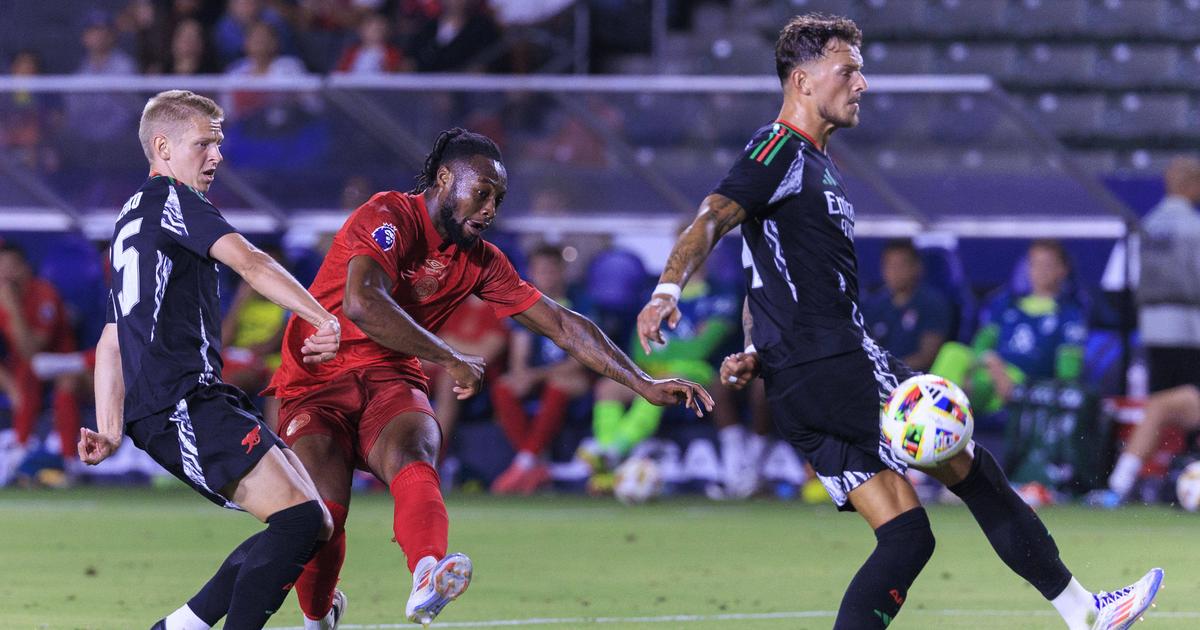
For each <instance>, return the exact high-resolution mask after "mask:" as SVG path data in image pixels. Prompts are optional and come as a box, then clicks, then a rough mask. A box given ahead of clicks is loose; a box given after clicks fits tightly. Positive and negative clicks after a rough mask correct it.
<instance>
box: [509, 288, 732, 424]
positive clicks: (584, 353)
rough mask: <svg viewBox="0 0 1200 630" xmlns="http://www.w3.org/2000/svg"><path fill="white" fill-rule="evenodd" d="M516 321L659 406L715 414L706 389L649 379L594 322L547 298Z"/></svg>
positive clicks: (681, 381)
mask: <svg viewBox="0 0 1200 630" xmlns="http://www.w3.org/2000/svg"><path fill="white" fill-rule="evenodd" d="M513 319H515V320H517V321H518V322H520V323H521V325H523V326H525V327H526V328H528V329H529V330H532V331H533V332H535V333H538V334H539V335H545V336H546V337H549V338H550V340H551V341H553V342H554V343H555V344H557V345H558V347H560V348H562V349H563V350H566V351H567V354H570V355H571V356H572V357H574V358H575V359H576V360H578V361H579V362H580V363H582V364H584V365H585V366H587V367H589V368H591V369H592V370H593V371H595V372H597V373H599V374H601V375H603V376H606V377H608V378H611V379H612V380H614V381H616V382H618V383H621V384H622V385H625V386H626V387H628V388H630V389H632V390H633V391H635V392H637V393H638V395H639V396H641V397H642V398H645V399H646V400H648V401H650V402H652V403H654V404H656V405H673V404H676V403H683V404H684V406H686V407H688V408H690V409H692V410H694V411H695V412H696V415H697V416H700V415H703V413H704V411H712V408H713V400H712V396H710V395H709V393H708V392H707V391H705V389H704V388H703V387H701V386H699V385H697V384H696V383H693V382H691V381H687V380H684V379H681V378H669V379H652V378H650V376H649V375H648V374H646V373H645V372H643V371H642V369H641V368H639V367H638V366H637V364H635V363H634V362H633V359H630V358H629V355H627V354H625V353H624V352H621V349H620V348H618V347H617V344H615V343H613V342H612V340H611V339H609V338H608V336H607V335H605V334H604V332H603V331H601V330H600V328H599V327H597V326H596V324H595V323H594V322H592V320H590V319H588V318H586V317H584V316H583V315H580V314H579V313H576V312H575V311H572V310H570V309H566V308H563V306H562V305H561V304H559V303H558V302H555V301H554V300H552V299H550V298H548V297H546V296H542V299H540V300H538V301H537V302H534V304H533V306H531V307H529V308H528V309H526V310H524V311H523V312H520V313H517V314H516V315H513Z"/></svg>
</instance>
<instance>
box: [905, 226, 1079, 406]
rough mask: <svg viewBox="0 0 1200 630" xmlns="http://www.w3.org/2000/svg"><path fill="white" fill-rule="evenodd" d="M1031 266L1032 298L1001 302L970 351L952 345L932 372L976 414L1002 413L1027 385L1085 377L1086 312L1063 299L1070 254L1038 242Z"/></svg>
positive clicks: (1053, 243) (1033, 246) (944, 349)
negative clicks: (962, 393)
mask: <svg viewBox="0 0 1200 630" xmlns="http://www.w3.org/2000/svg"><path fill="white" fill-rule="evenodd" d="M1028 261H1029V281H1030V287H1031V290H1030V292H1029V293H1028V294H1026V295H1014V294H1008V295H1003V296H1001V297H1000V298H999V299H998V300H997V302H996V303H995V304H994V305H993V306H992V308H990V309H989V312H988V314H987V315H986V318H985V320H984V321H983V322H982V327H981V328H980V329H979V332H977V333H976V334H975V339H974V341H973V342H972V345H971V347H968V346H965V345H963V344H960V343H956V342H947V343H946V344H944V345H943V346H942V350H941V352H939V353H938V356H937V359H936V360H935V361H934V363H933V367H931V368H930V370H929V371H930V372H932V373H934V374H937V375H938V376H942V377H944V378H947V379H950V380H951V381H954V382H956V383H958V384H959V385H961V386H962V387H963V389H965V390H966V391H967V393H968V394H969V395H970V396H971V403H972V406H973V407H974V408H975V409H976V411H977V412H982V413H993V412H996V411H998V410H999V409H1000V408H1001V406H1002V405H1003V404H1004V403H1005V402H1007V401H1008V400H1009V399H1010V398H1011V397H1012V394H1013V388H1014V386H1016V385H1018V384H1022V383H1025V382H1026V381H1028V380H1036V379H1049V378H1057V379H1061V380H1065V381H1074V380H1077V379H1078V378H1079V375H1080V373H1081V371H1082V368H1083V344H1084V342H1085V340H1086V339H1087V328H1086V325H1085V320H1084V316H1083V311H1082V309H1080V307H1079V305H1078V304H1075V303H1074V301H1073V300H1071V299H1069V298H1067V297H1065V296H1064V295H1063V289H1064V287H1065V286H1066V282H1067V279H1068V277H1069V275H1070V270H1071V267H1070V261H1069V260H1068V258H1067V254H1066V250H1064V249H1063V246H1062V244H1061V243H1059V242H1058V241H1055V240H1051V239H1039V240H1035V241H1033V243H1031V244H1030V246H1029V253H1028Z"/></svg>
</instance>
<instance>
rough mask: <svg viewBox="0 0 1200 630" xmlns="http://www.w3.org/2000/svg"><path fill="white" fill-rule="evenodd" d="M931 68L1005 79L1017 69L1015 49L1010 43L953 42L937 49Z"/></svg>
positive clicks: (951, 72) (945, 72) (939, 71)
mask: <svg viewBox="0 0 1200 630" xmlns="http://www.w3.org/2000/svg"><path fill="white" fill-rule="evenodd" d="M933 70H934V72H937V73H944V74H986V75H989V76H992V77H995V78H997V79H1007V78H1009V77H1010V76H1012V74H1013V73H1014V72H1017V71H1018V69H1017V49H1016V47H1015V46H1013V45H1012V44H990V43H973V42H972V43H964V42H954V43H951V44H949V45H947V46H946V47H944V48H942V49H941V50H939V51H938V54H937V59H936V62H935V63H934V68H933Z"/></svg>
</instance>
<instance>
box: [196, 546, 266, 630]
mask: <svg viewBox="0 0 1200 630" xmlns="http://www.w3.org/2000/svg"><path fill="white" fill-rule="evenodd" d="M264 533H266V532H259V533H257V534H255V535H253V536H251V537H249V538H247V539H246V540H244V541H242V544H240V545H238V546H237V548H236V549H234V550H233V553H230V554H229V556H227V557H226V558H225V562H224V563H222V564H221V568H219V569H217V572H216V573H215V574H213V576H212V578H210V579H209V580H208V583H207V584H205V585H204V587H203V588H201V589H200V592H199V593H196V595H195V596H194V597H192V598H191V599H189V600H188V603H187V605H188V608H191V609H192V612H194V613H196V616H197V617H199V618H200V619H202V620H204V623H206V624H208V625H210V626H215V625H217V622H218V621H220V620H221V617H224V616H225V613H226V612H229V600H230V599H232V598H233V582H234V580H236V579H237V574H238V571H239V570H240V569H241V568H242V563H243V562H245V561H246V556H247V554H249V552H250V548H251V547H253V546H254V543H256V542H258V540H259V539H260V538H262V535H263V534H264Z"/></svg>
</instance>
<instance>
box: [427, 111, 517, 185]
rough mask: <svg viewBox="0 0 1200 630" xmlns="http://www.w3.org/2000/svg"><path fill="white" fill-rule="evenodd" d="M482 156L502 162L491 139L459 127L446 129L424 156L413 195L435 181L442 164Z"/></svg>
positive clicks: (498, 148)
mask: <svg viewBox="0 0 1200 630" xmlns="http://www.w3.org/2000/svg"><path fill="white" fill-rule="evenodd" d="M476 155H482V156H484V157H489V158H492V159H493V160H496V161H497V162H501V163H503V162H504V158H502V157H500V147H497V146H496V143H495V142H492V139H491V138H489V137H487V136H485V135H483V134H479V133H474V132H471V131H467V130H466V129H463V128H461V127H455V128H453V129H447V130H445V131H443V132H442V133H440V134H438V137H437V140H434V142H433V150H432V151H430V152H429V155H426V156H425V167H424V168H423V169H421V173H420V174H418V175H417V186H416V188H413V190H412V192H413V194H417V193H423V192H425V190H426V189H427V188H429V187H430V186H432V185H433V182H434V180H436V179H437V171H438V168H439V167H441V165H442V164H446V163H447V162H450V161H453V160H455V159H458V158H463V157H473V156H476Z"/></svg>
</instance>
